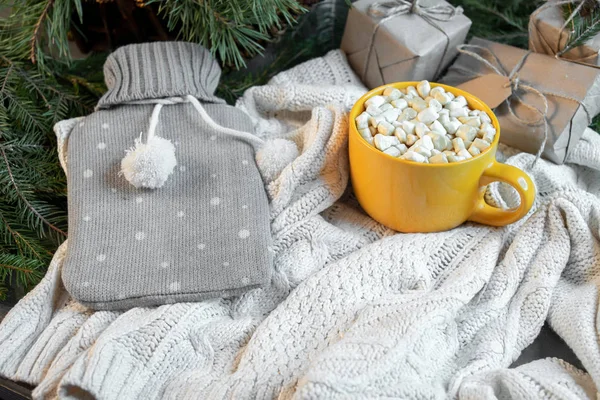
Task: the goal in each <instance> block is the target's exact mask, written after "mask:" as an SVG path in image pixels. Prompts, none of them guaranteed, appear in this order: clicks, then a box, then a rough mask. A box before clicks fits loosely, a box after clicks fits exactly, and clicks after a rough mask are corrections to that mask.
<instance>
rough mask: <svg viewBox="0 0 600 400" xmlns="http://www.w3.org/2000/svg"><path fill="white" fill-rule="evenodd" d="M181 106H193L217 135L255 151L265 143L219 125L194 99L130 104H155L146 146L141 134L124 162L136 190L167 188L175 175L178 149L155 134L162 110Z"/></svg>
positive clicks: (125, 173)
mask: <svg viewBox="0 0 600 400" xmlns="http://www.w3.org/2000/svg"><path fill="white" fill-rule="evenodd" d="M181 103H192V106H194V108H195V109H196V111H197V112H198V114H200V117H201V118H202V119H203V120H204V122H206V123H207V124H208V125H209V126H210V127H211V128H212V129H214V130H216V131H217V132H221V133H224V134H226V135H229V136H232V137H235V138H238V139H242V140H244V141H246V142H248V143H249V144H251V145H252V146H253V147H254V149H255V150H257V149H259V148H261V147H263V145H264V143H265V142H264V140H262V139H260V138H258V137H256V136H254V135H253V134H251V133H248V132H244V131H239V130H237V129H231V128H227V127H224V126H221V125H219V124H217V123H216V122H215V121H214V120H213V119H212V118H211V117H210V115H208V113H207V112H206V110H205V109H204V107H203V106H202V104H201V103H200V102H199V101H198V100H197V99H196V98H195V97H194V96H191V95H187V96H184V97H170V98H166V99H155V100H141V101H133V102H128V103H126V104H155V106H154V109H153V110H152V116H151V117H150V125H149V127H148V134H147V135H146V140H145V142H142V134H140V138H139V139H136V141H135V146H134V147H132V148H131V149H129V150H127V151H126V155H125V157H124V158H123V160H122V161H121V171H120V173H121V174H122V175H123V176H125V179H127V181H129V183H131V184H132V185H133V186H135V187H137V188H150V189H156V188H159V187H161V186H162V185H164V183H165V182H166V181H167V179H168V178H169V176H170V175H171V174H172V173H173V170H174V168H175V166H176V165H177V160H176V158H175V146H173V144H172V143H171V142H170V141H169V140H168V139H165V138H162V137H159V136H156V135H155V132H156V127H157V126H158V120H159V116H160V111H161V110H162V108H163V106H164V105H170V104H181Z"/></svg>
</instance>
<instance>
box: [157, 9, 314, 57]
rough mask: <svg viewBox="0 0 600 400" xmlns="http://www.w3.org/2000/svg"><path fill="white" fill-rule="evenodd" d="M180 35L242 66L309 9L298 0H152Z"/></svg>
mask: <svg viewBox="0 0 600 400" xmlns="http://www.w3.org/2000/svg"><path fill="white" fill-rule="evenodd" d="M153 3H159V8H158V13H159V15H160V16H162V17H164V18H165V19H166V20H167V28H168V29H169V30H170V31H172V32H175V31H177V33H178V37H179V38H181V39H183V40H186V41H191V42H197V43H200V44H202V45H203V46H205V47H207V48H209V49H210V50H211V52H212V54H213V55H215V56H216V57H218V58H219V59H220V60H221V61H222V62H223V64H224V65H232V66H234V67H235V68H236V69H239V68H241V67H243V66H245V65H246V61H245V60H246V59H247V58H250V57H253V56H255V55H257V54H262V52H263V50H264V43H267V42H269V41H271V40H272V39H273V31H277V30H279V29H280V28H281V27H282V26H283V24H284V23H285V24H292V23H293V22H294V20H295V16H296V15H298V14H301V13H303V12H305V11H306V10H305V9H304V8H303V7H302V6H301V5H300V4H299V3H298V1H297V0H253V1H246V0H231V1H226V2H222V1H218V0H205V1H201V2H198V1H197V0H165V1H160V2H159V1H158V0H150V1H149V2H148V4H149V5H150V4H153Z"/></svg>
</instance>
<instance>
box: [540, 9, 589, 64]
mask: <svg viewBox="0 0 600 400" xmlns="http://www.w3.org/2000/svg"><path fill="white" fill-rule="evenodd" d="M586 1H588V0H558V1H548V2H547V3H545V4H544V5H542V6H541V7H540V8H538V9H537V10H535V11H534V12H533V13H532V14H531V16H530V17H529V31H530V32H531V31H533V30H534V29H535V30H538V29H537V26H536V24H535V20H536V19H537V17H538V15H539V14H540V13H542V12H543V11H545V10H547V9H549V8H551V7H558V6H563V5H566V4H577V6H576V7H575V8H574V9H573V12H572V13H571V14H570V15H569V16H568V17H567V19H565V22H564V23H563V24H562V26H561V27H560V31H559V32H558V40H557V42H556V43H555V44H554V45H555V46H554V45H552V44H549V43H547V42H546V45H547V46H548V48H550V49H551V50H552V52H553V53H554V57H555V58H561V57H562V56H563V55H564V54H565V53H568V52H569V51H571V50H573V49H574V48H575V47H574V46H565V48H563V49H560V42H561V37H562V35H563V33H564V32H565V30H566V29H567V26H568V25H569V23H570V22H571V21H572V20H573V18H575V16H576V15H577V14H578V13H579V11H581V9H582V8H583V6H584V5H585V3H586ZM538 37H539V38H540V40H544V41H546V40H545V38H544V37H543V36H542V35H541V34H540V33H539V32H538ZM529 43H530V49H531V50H532V51H533V52H534V53H544V51H540V49H537V48H536V46H535V41H534V40H530V42H529ZM597 56H598V54H597V53H596V52H593V53H592V54H590V55H588V56H585V57H581V58H578V59H570V60H569V61H571V62H576V63H580V64H584V65H588V66H594V67H595V65H591V64H589V63H586V62H585V61H586V60H588V59H591V58H595V57H597Z"/></svg>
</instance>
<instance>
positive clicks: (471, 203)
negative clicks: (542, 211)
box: [349, 82, 535, 232]
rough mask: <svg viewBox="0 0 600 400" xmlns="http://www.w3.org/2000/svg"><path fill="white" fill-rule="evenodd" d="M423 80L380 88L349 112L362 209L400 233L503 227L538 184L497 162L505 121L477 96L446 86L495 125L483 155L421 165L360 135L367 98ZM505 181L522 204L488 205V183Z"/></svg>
mask: <svg viewBox="0 0 600 400" xmlns="http://www.w3.org/2000/svg"><path fill="white" fill-rule="evenodd" d="M417 83H418V82H398V83H393V84H389V85H385V86H380V87H378V88H375V89H373V90H371V91H370V92H368V93H367V94H365V95H364V96H362V97H361V98H360V99H359V100H358V101H357V102H356V104H355V105H354V107H353V108H352V110H351V111H350V117H349V118H350V120H349V127H350V128H349V129H350V132H349V151H350V177H351V180H352V187H353V189H354V192H355V194H356V197H357V199H358V201H359V203H360V205H361V206H362V207H363V209H364V210H365V211H366V212H367V213H368V214H369V215H370V216H371V217H372V218H373V219H375V220H376V221H378V222H380V223H382V224H383V225H386V226H387V227H389V228H392V229H394V230H396V231H400V232H436V231H444V230H447V229H452V228H454V227H456V226H458V225H460V224H462V223H464V222H465V221H474V222H479V223H482V224H487V225H494V226H504V225H508V224H511V223H513V222H515V221H517V220H519V219H520V218H522V217H524V216H525V215H526V214H527V212H528V211H529V209H530V208H531V206H532V205H533V201H534V199H535V188H534V186H533V182H532V181H531V179H530V178H529V176H527V174H526V173H525V172H523V171H521V170H520V169H518V168H515V167H512V166H510V165H506V164H501V163H498V162H497V161H496V149H497V148H498V139H499V137H500V125H499V124H498V119H497V118H496V116H495V115H494V113H493V112H492V110H491V109H490V108H489V107H488V106H487V105H486V104H485V103H484V102H483V101H481V100H479V99H478V98H477V97H475V96H473V95H471V94H469V93H466V92H464V91H462V90H460V89H457V88H454V87H451V86H447V85H442V84H437V83H431V87H436V86H441V87H443V88H444V89H445V90H446V91H448V92H451V93H453V94H454V95H455V96H459V95H462V96H464V97H465V99H467V103H468V104H469V107H470V108H471V109H475V110H482V111H485V112H486V113H487V114H488V115H489V116H490V118H491V119H492V122H493V124H494V127H495V128H496V136H495V138H494V141H493V143H492V145H491V146H490V147H489V148H487V149H486V150H485V151H483V152H482V153H481V154H480V155H478V156H476V157H473V158H470V159H467V160H464V161H460V162H456V163H448V164H422V163H417V162H413V161H408V160H402V159H398V158H395V157H392V156H390V155H387V154H385V153H382V152H381V151H379V150H378V149H376V148H374V147H373V146H372V145H370V144H369V143H368V142H367V141H366V140H365V139H363V138H362V136H361V135H360V134H359V133H358V130H357V128H356V117H357V116H358V115H359V114H360V113H362V112H363V111H364V103H365V101H366V100H367V99H368V98H370V97H372V96H375V95H378V94H382V92H383V90H384V89H385V88H387V87H395V88H398V89H403V88H406V87H408V86H416V85H417ZM493 181H502V182H506V183H508V184H510V185H511V186H512V187H514V188H515V189H516V190H517V192H518V193H519V196H520V197H521V203H520V205H519V206H518V207H517V208H515V209H510V210H505V209H500V208H496V207H492V206H490V205H488V204H487V203H486V202H485V200H484V198H483V196H484V194H485V188H486V185H488V184H489V183H491V182H493Z"/></svg>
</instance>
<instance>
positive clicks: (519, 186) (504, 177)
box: [469, 161, 535, 226]
mask: <svg viewBox="0 0 600 400" xmlns="http://www.w3.org/2000/svg"><path fill="white" fill-rule="evenodd" d="M494 181H500V182H505V183H508V184H509V185H511V186H512V187H513V188H515V190H516V191H517V192H519V196H520V197H521V204H519V207H517V208H515V209H510V210H504V209H502V208H498V207H492V206H490V205H489V204H487V203H486V202H485V199H484V195H485V187H486V186H487V185H488V184H490V183H492V182H494ZM479 185H480V189H479V193H480V196H479V199H478V200H477V203H476V204H475V210H474V211H473V214H471V216H470V217H469V221H473V222H479V223H481V224H485V225H492V226H504V225H508V224H512V223H513V222H515V221H518V220H519V219H521V218H523V217H524V216H525V215H526V214H527V213H528V212H529V210H530V209H531V206H532V205H533V201H534V200H535V187H534V185H533V182H532V181H531V178H529V176H528V175H527V174H526V173H525V172H523V171H521V170H520V169H519V168H516V167H513V166H511V165H506V164H501V163H499V162H496V161H494V163H493V164H492V166H491V167H489V168H488V169H486V170H485V171H483V175H482V176H481V179H480V180H479Z"/></svg>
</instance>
